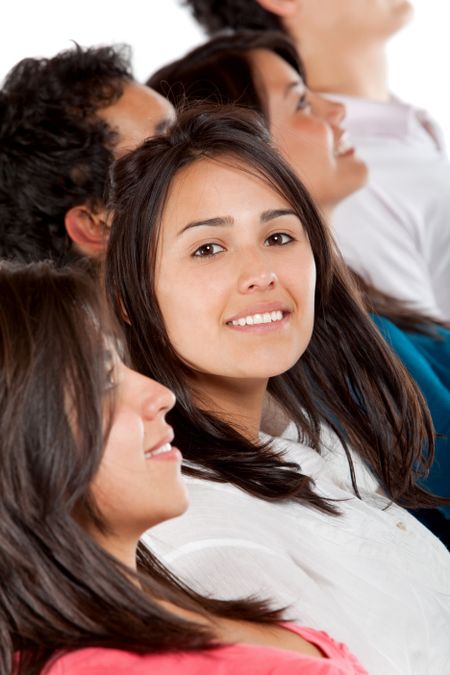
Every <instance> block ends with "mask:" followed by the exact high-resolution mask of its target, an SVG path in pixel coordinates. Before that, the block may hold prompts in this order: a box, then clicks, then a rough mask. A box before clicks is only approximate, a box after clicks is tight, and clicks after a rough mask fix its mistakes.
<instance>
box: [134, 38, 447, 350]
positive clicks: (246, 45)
mask: <svg viewBox="0 0 450 675" xmlns="http://www.w3.org/2000/svg"><path fill="white" fill-rule="evenodd" d="M255 49H266V50H268V51H271V52H273V53H274V54H277V55H278V56H279V57H280V58H282V59H283V61H285V62H286V63H288V64H289V65H290V66H291V67H292V68H293V69H294V70H295V71H296V72H297V73H298V74H299V75H300V77H301V78H302V80H303V81H304V82H305V83H306V84H307V73H306V71H305V67H304V65H303V62H302V60H301V57H300V55H299V53H298V51H297V49H296V47H295V45H294V43H293V42H292V41H291V40H290V39H289V37H288V36H287V35H285V34H284V33H281V32H276V31H267V30H265V31H255V30H240V31H238V32H236V33H232V34H230V33H225V34H222V35H218V36H216V37H214V38H212V39H210V40H208V41H207V42H205V43H204V44H202V45H200V46H199V47H196V48H195V49H192V50H191V51H190V52H188V53H187V54H186V55H185V56H183V57H182V58H180V59H177V60H175V61H172V62H171V63H168V64H167V65H165V66H163V67H162V68H160V69H159V70H158V71H156V72H155V73H154V74H153V75H152V76H151V77H149V78H148V80H147V85H148V86H149V87H152V88H153V89H155V90H156V91H158V92H160V93H161V94H163V96H166V97H167V98H168V99H169V100H170V101H171V102H172V103H173V105H174V106H175V107H176V108H178V109H180V110H181V109H184V108H185V107H188V106H189V105H195V104H198V103H199V102H202V103H205V102H209V103H215V104H219V105H231V104H237V105H239V106H242V107H246V108H249V109H250V110H255V111H257V112H259V113H261V115H262V116H263V118H264V120H265V122H266V125H267V127H270V118H269V110H268V106H267V101H266V96H265V93H264V92H263V91H259V89H258V87H257V86H256V83H255V76H254V72H253V70H252V67H251V64H250V60H249V52H250V51H252V50H255ZM351 274H352V276H353V278H354V280H355V282H356V285H357V288H358V289H359V290H360V292H361V297H362V298H363V301H364V303H365V305H366V307H367V309H368V311H370V312H375V313H376V314H380V315H381V316H385V317H387V318H388V319H390V320H391V321H392V322H393V323H395V324H396V325H397V326H398V327H399V328H401V329H403V330H407V331H408V330H409V331H415V332H422V333H428V334H431V335H433V336H435V337H436V339H439V335H438V333H437V331H433V325H440V326H444V325H445V324H443V323H442V322H440V321H437V320H436V319H434V318H433V317H430V316H428V315H426V314H424V313H423V312H420V311H418V310H416V309H415V308H413V307H411V306H409V305H407V304H406V303H404V302H402V301H401V300H398V299H397V298H393V297H392V296H390V295H388V294H386V293H383V292H382V291H379V290H378V289H376V288H375V287H374V286H372V285H371V284H369V283H368V282H367V281H366V280H365V279H363V278H362V277H361V276H360V275H359V274H357V273H356V272H354V271H353V270H351Z"/></svg>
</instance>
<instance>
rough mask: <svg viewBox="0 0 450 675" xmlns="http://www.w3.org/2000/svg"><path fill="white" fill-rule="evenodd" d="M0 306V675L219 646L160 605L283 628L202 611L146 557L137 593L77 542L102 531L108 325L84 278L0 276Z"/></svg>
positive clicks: (203, 606) (238, 611)
mask: <svg viewBox="0 0 450 675" xmlns="http://www.w3.org/2000/svg"><path fill="white" fill-rule="evenodd" d="M0 297H1V303H0V578H1V584H0V673H2V675H7V673H11V672H13V671H14V672H16V673H17V675H25V674H27V675H31V674H33V675H34V674H36V675H37V673H40V672H41V670H42V668H43V667H44V665H45V664H46V663H48V662H49V660H51V659H52V658H53V657H57V656H58V655H59V654H60V653H61V652H64V651H68V650H74V649H80V648H83V647H92V646H97V647H111V648H115V649H124V650H127V651H134V652H138V653H150V652H161V651H177V650H191V649H200V648H207V647H211V646H214V644H215V638H214V635H213V634H212V631H210V630H209V629H206V628H205V627H204V626H203V627H202V626H200V625H198V624H196V623H193V622H191V621H187V620H185V619H182V618H180V617H178V616H175V615H174V614H172V613H171V612H169V611H168V610H166V609H164V608H163V607H162V605H161V604H159V603H158V602H157V600H158V599H162V600H168V601H170V602H173V603H175V604H176V605H178V606H180V607H184V608H186V609H190V610H194V611H195V612H197V613H199V614H203V615H205V616H208V613H211V612H213V613H215V614H216V615H221V616H226V617H229V618H238V619H246V620H256V621H273V620H277V619H279V614H278V613H277V612H275V611H271V610H270V609H269V608H268V605H267V604H265V603H264V602H263V601H256V600H248V601H236V602H220V601H214V600H211V599H205V598H201V597H200V596H198V595H196V594H195V593H193V592H192V591H190V590H189V589H187V588H186V587H184V586H183V585H182V584H181V583H180V582H178V581H177V579H176V578H175V577H174V576H172V575H171V574H170V573H169V572H168V571H167V570H166V569H165V568H164V567H163V566H162V565H160V564H159V563H158V561H157V560H156V558H154V557H153V556H152V554H151V553H150V552H149V551H147V550H146V548H145V547H140V548H139V550H138V569H139V573H138V577H137V580H138V581H139V583H140V585H141V587H142V590H141V589H140V588H139V587H138V586H139V585H138V584H135V583H132V580H131V579H130V577H133V574H132V572H131V570H130V569H128V568H125V567H124V566H123V565H122V564H120V563H119V561H118V560H116V559H115V558H113V557H112V556H110V555H109V554H108V553H107V552H106V551H105V550H104V549H102V548H101V547H100V546H99V545H97V544H96V543H95V541H94V540H93V539H92V538H91V537H90V536H89V535H88V534H87V533H86V532H85V531H84V530H83V528H82V527H81V525H80V524H79V523H80V522H81V521H82V519H83V516H84V514H86V515H87V517H88V518H90V519H94V522H96V524H97V526H98V527H100V528H101V527H102V526H103V522H102V514H101V513H99V512H98V509H97V507H96V505H95V503H93V500H92V498H91V495H90V486H91V484H92V480H93V478H94V476H95V474H96V472H97V469H98V467H99V465H100V462H101V459H102V456H103V447H104V442H105V434H104V432H103V428H106V432H105V433H106V434H107V431H108V428H109V426H110V421H111V419H112V415H113V413H114V400H112V401H111V405H110V406H109V410H108V406H107V411H106V413H104V412H103V409H104V403H105V386H106V383H107V377H108V372H107V371H108V368H109V366H108V364H107V363H106V362H105V358H104V352H105V345H104V337H105V332H108V334H109V335H110V336H111V335H112V331H113V326H112V324H111V322H110V321H109V320H108V318H107V315H106V314H105V313H102V307H101V304H100V302H99V299H98V297H97V289H96V287H95V285H94V284H93V281H92V279H90V277H89V276H88V275H86V272H85V270H84V269H83V268H80V269H79V270H77V269H74V267H73V266H72V268H71V269H66V268H60V269H55V267H54V266H52V265H51V264H50V263H49V262H42V263H33V264H30V265H19V264H17V263H11V262H3V263H0ZM108 348H109V347H108ZM109 395H110V394H108V396H109ZM68 401H70V405H68ZM103 423H104V426H103ZM74 514H76V517H74ZM13 661H14V664H15V668H17V670H16V669H15V668H14V669H13V667H12V664H13Z"/></svg>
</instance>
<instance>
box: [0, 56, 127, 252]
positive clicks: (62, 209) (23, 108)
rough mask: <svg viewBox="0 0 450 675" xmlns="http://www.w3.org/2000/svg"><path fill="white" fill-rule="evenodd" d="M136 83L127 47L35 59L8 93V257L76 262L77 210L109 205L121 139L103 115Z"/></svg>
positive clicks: (2, 245)
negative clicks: (71, 233)
mask: <svg viewBox="0 0 450 675" xmlns="http://www.w3.org/2000/svg"><path fill="white" fill-rule="evenodd" d="M131 80H132V74H131V67H130V50H129V48H128V47H127V46H124V45H121V46H116V47H111V46H104V47H96V48H93V47H92V48H82V47H80V46H79V45H75V46H74V47H73V48H71V49H69V50H66V51H63V52H60V53H59V54H57V55H56V56H55V57H53V58H50V59H47V58H44V59H35V58H27V59H23V60H22V61H20V62H19V63H18V64H17V65H16V66H14V68H13V69H12V70H11V71H10V72H9V74H8V75H7V76H6V79H5V81H4V84H3V88H2V90H1V92H0V257H3V258H9V259H18V260H22V261H26V262H31V261H35V260H43V259H48V258H50V259H53V260H55V261H58V262H65V261H67V259H70V258H71V257H74V256H76V253H75V252H74V251H73V248H72V246H71V240H70V238H69V237H68V235H67V232H66V229H65V226H64V216H65V214H66V213H67V211H68V210H69V209H70V208H72V207H73V206H76V205H80V204H88V205H89V207H90V208H92V210H94V211H95V209H96V208H98V207H99V206H101V205H102V204H103V195H104V189H105V185H106V182H107V177H108V171H109V167H110V165H111V163H112V160H113V149H114V145H115V143H116V141H117V138H116V133H115V132H114V131H113V130H112V129H111V128H110V127H109V126H108V125H107V124H106V123H105V122H104V121H102V120H101V119H100V118H99V117H97V116H96V112H97V111H98V110H99V109H101V108H104V107H107V106H109V105H111V104H113V103H114V102H115V101H117V100H118V99H119V98H120V97H121V95H122V92H123V87H124V84H125V83H126V82H127V81H131Z"/></svg>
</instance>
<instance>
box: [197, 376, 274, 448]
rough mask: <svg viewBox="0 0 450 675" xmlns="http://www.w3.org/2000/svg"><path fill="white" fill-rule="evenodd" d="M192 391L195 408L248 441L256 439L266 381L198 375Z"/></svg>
mask: <svg viewBox="0 0 450 675" xmlns="http://www.w3.org/2000/svg"><path fill="white" fill-rule="evenodd" d="M192 390H193V397H194V400H195V402H196V404H197V405H198V406H199V408H201V409H202V410H205V411H208V412H211V413H213V414H214V415H216V416H217V417H219V418H220V419H221V420H223V421H225V422H227V423H228V424H230V425H231V426H232V427H233V428H235V429H236V430H237V431H239V433H241V434H242V435H243V436H245V437H246V438H248V439H249V440H251V441H253V442H255V441H257V440H258V434H259V430H260V426H261V416H262V410H263V404H264V398H265V394H266V390H267V380H248V379H245V380H242V379H236V378H224V377H216V376H213V375H199V376H197V377H196V379H195V382H193V383H192Z"/></svg>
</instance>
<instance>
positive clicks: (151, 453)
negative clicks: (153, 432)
mask: <svg viewBox="0 0 450 675" xmlns="http://www.w3.org/2000/svg"><path fill="white" fill-rule="evenodd" d="M171 450H172V446H171V444H170V443H164V445H161V447H159V448H156V450H149V451H148V452H146V453H145V456H146V457H147V458H148V457H154V456H155V455H162V454H163V453H164V452H170V451H171Z"/></svg>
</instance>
